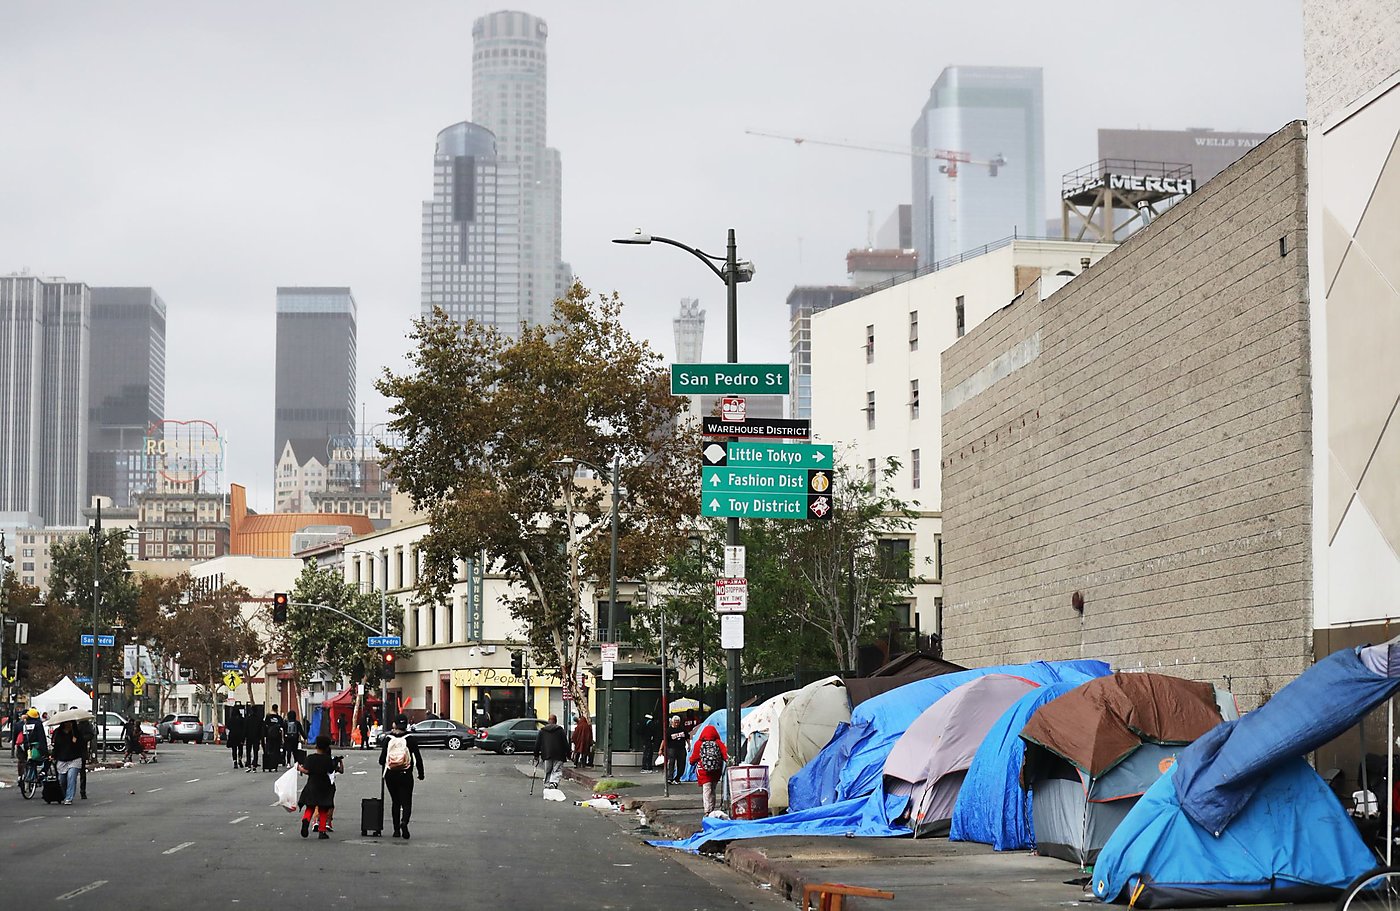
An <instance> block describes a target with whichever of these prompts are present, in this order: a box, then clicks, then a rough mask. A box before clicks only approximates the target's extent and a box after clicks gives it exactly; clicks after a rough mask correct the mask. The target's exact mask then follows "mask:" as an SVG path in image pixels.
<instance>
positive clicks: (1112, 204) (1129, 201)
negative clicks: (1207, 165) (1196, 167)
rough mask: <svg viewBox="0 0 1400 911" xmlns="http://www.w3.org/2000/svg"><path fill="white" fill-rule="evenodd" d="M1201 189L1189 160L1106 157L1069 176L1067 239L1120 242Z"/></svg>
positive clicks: (1064, 219) (1064, 214)
mask: <svg viewBox="0 0 1400 911" xmlns="http://www.w3.org/2000/svg"><path fill="white" fill-rule="evenodd" d="M1195 189H1196V181H1195V180H1194V179H1193V178H1192V176H1191V166H1190V165H1189V164H1178V163H1174V162H1169V161H1136V160H1133V159H1125V158H1101V159H1099V160H1098V161H1096V162H1094V163H1093V164H1091V165H1085V166H1084V167H1082V168H1080V169H1078V170H1077V171H1071V172H1069V173H1068V174H1066V175H1065V177H1064V182H1063V183H1062V184H1061V188H1060V199H1061V206H1060V230H1061V232H1062V234H1063V235H1064V238H1065V239H1066V240H1090V241H1094V242H1097V243H1118V242H1119V241H1121V240H1123V239H1124V238H1125V237H1127V236H1128V235H1129V234H1131V233H1132V232H1134V231H1136V230H1137V229H1138V228H1141V227H1143V226H1145V225H1147V224H1150V223H1151V221H1152V219H1154V218H1156V217H1157V216H1158V215H1161V214H1162V213H1163V212H1165V211H1166V210H1167V209H1168V208H1169V207H1170V206H1171V205H1173V204H1174V203H1175V202H1176V201H1178V200H1179V199H1180V198H1181V197H1183V196H1185V195H1186V194H1188V193H1190V192H1192V191H1193V190H1195ZM1071 223H1073V225H1074V227H1075V228H1076V229H1077V233H1075V234H1071V233H1070V226H1071ZM1086 235H1087V236H1086Z"/></svg>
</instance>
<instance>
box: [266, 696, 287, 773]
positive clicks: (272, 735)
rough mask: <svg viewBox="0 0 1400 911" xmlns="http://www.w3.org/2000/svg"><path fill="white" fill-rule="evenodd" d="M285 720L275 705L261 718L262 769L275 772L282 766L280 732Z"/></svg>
mask: <svg viewBox="0 0 1400 911" xmlns="http://www.w3.org/2000/svg"><path fill="white" fill-rule="evenodd" d="M285 725H286V722H285V721H283V720H282V716H281V715H279V714H277V706H275V705H274V706H273V707H272V712H271V714H269V715H268V716H267V717H265V718H264V719H263V729H262V737H263V771H264V772H277V771H280V770H281V768H282V733H283V727H284V726H285Z"/></svg>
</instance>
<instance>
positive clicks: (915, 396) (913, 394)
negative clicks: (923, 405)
mask: <svg viewBox="0 0 1400 911" xmlns="http://www.w3.org/2000/svg"><path fill="white" fill-rule="evenodd" d="M918 416H919V381H918V380H910V381H909V417H911V418H916V417H918Z"/></svg>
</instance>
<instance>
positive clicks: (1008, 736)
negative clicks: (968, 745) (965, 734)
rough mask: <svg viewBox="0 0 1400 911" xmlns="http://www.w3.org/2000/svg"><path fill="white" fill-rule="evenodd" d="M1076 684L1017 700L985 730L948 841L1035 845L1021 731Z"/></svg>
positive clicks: (1005, 848)
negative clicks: (1038, 711) (1023, 772)
mask: <svg viewBox="0 0 1400 911" xmlns="http://www.w3.org/2000/svg"><path fill="white" fill-rule="evenodd" d="M1076 686H1079V684H1077V683H1051V684H1048V685H1047V686H1042V687H1038V688H1037V689H1033V690H1031V691H1030V692H1028V693H1026V694H1025V695H1024V696H1022V697H1021V698H1020V699H1017V700H1016V702H1015V703H1014V704H1012V706H1011V707H1010V708H1009V709H1007V710H1006V711H1005V712H1003V713H1002V715H1001V717H1000V718H998V719H997V720H996V723H995V724H993V725H992V727H991V730H989V731H987V736H986V737H984V738H983V739H982V745H981V746H980V747H978V748H977V755H976V756H974V757H973V758H972V764H971V765H970V766H968V769H967V775H966V776H964V778H963V784H962V788H961V789H960V790H959V791H958V802H957V805H956V806H955V807H954V808H953V820H952V829H951V831H950V832H949V833H948V837H949V838H950V839H952V840H953V841H977V842H981V843H982V844H987V845H991V846H992V847H993V848H996V849H997V850H998V851H1013V850H1017V849H1022V848H1033V847H1035V835H1034V829H1032V827H1031V826H1032V820H1033V817H1032V816H1031V795H1030V794H1028V793H1027V792H1026V791H1025V790H1023V789H1022V788H1021V761H1022V759H1023V758H1024V756H1025V753H1026V742H1025V741H1024V740H1022V739H1021V729H1022V728H1024V727H1025V726H1026V722H1027V721H1030V718H1031V715H1033V714H1035V710H1036V709H1038V708H1040V707H1041V706H1042V705H1044V704H1045V703H1047V702H1049V701H1050V700H1052V699H1058V698H1060V697H1061V696H1063V695H1064V694H1065V693H1068V692H1069V691H1070V690H1072V689H1074V688H1075V687H1076Z"/></svg>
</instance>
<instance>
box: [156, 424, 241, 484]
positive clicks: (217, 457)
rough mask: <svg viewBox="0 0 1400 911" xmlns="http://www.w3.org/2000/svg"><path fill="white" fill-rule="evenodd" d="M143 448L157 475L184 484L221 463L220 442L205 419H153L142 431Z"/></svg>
mask: <svg viewBox="0 0 1400 911" xmlns="http://www.w3.org/2000/svg"><path fill="white" fill-rule="evenodd" d="M143 451H144V452H145V455H146V458H147V459H149V460H150V462H151V465H152V466H153V467H154V468H155V470H156V471H157V472H159V473H160V476H161V477H163V478H165V479H166V480H167V481H174V482H176V483H182V484H188V483H190V482H192V481H197V480H199V479H200V478H202V477H204V476H205V475H206V474H209V473H210V472H218V471H219V469H220V468H222V467H223V463H224V441H223V437H221V436H220V435H219V428H218V427H215V426H214V425H213V424H212V423H210V422H209V421H201V420H196V421H157V422H156V423H154V424H152V425H151V426H150V427H149V428H148V429H147V430H146V441H145V446H144V449H143Z"/></svg>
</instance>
